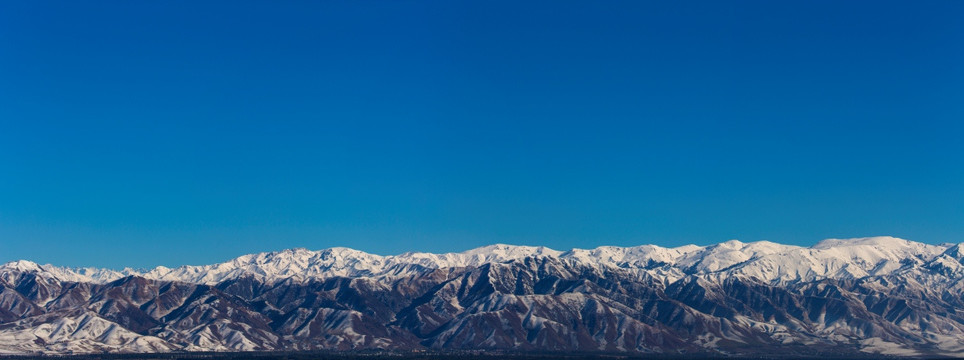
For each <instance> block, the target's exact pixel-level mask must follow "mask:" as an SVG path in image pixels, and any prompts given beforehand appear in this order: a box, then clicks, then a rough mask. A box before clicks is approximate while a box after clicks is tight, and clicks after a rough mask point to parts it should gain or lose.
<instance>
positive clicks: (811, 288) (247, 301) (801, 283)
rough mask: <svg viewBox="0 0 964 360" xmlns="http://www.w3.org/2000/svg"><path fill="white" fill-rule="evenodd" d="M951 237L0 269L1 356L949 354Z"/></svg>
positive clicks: (285, 254)
mask: <svg viewBox="0 0 964 360" xmlns="http://www.w3.org/2000/svg"><path fill="white" fill-rule="evenodd" d="M961 246H962V244H949V243H947V244H941V245H931V244H924V243H919V242H914V241H908V240H903V239H899V238H894V237H868V238H856V239H828V240H823V241H820V242H818V243H817V244H815V245H813V246H810V247H802V246H792V245H782V244H778V243H773V242H767V241H759V242H751V243H743V242H740V241H736V240H731V241H727V242H723V243H719V244H715V245H710V246H696V245H687V246H681V247H676V248H665V247H659V246H655V245H643V246H636V247H613V246H604V247H598V248H595V249H588V250H586V249H572V250H568V251H558V250H553V249H549V248H546V247H532V246H512V245H502V244H497V245H490V246H485V247H481V248H477V249H473V250H469V251H466V252H461V253H447V254H432V253H419V252H410V253H404V254H401V255H394V256H380V255H374V254H369V253H365V252H362V251H357V250H353V249H349V248H330V249H325V250H320V251H311V250H306V249H291V250H284V251H277V252H267V253H259V254H251V255H244V256H241V257H238V258H236V259H233V260H231V261H228V262H224V263H220V264H213V265H204V266H181V267H177V268H167V267H157V268H154V269H150V270H133V269H124V270H120V271H117V270H111V269H100V268H66V267H57V266H53V265H38V264H36V263H33V262H30V261H24V260H21V261H14V262H10V263H6V264H3V265H0V354H39V353H43V354H79V353H103V352H117V353H122V352H171V351H303V350H336V351H355V350H373V349H384V350H391V351H417V350H426V349H429V350H433V349H434V350H510V351H567V352H569V351H580V352H600V353H615V352H620V353H640V354H650V353H652V354H674V355H675V354H681V355H686V354H697V355H699V354H705V355H712V356H721V355H722V356H727V355H734V356H753V355H761V354H765V355H769V356H779V355H787V356H801V355H814V356H832V355H836V356H854V355H860V354H887V355H898V356H964V282H962V279H964V264H962V259H964V252H962V248H961Z"/></svg>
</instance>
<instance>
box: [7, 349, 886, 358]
mask: <svg viewBox="0 0 964 360" xmlns="http://www.w3.org/2000/svg"><path fill="white" fill-rule="evenodd" d="M820 358H828V359H897V358H898V357H892V356H880V355H871V354H860V353H850V354H841V353H833V352H817V353H815V354H813V355H810V356H797V355H793V356H791V355H760V356H755V357H723V356H707V355H644V354H620V353H563V352H478V351H425V352H381V351H374V352H233V353H210V352H197V353H166V354H157V353H154V354H85V355H0V359H4V360H32V359H45V360H54V359H56V360H181V359H184V360H356V359H359V360H362V359H363V360H439V359H460V360H495V359H506V360H549V359H563V360H582V359H587V360H588V359H604V360H633V359H640V360H646V359H653V360H688V359H694V360H695V359H733V360H741V359H820Z"/></svg>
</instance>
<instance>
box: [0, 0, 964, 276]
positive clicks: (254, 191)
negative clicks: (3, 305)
mask: <svg viewBox="0 0 964 360" xmlns="http://www.w3.org/2000/svg"><path fill="white" fill-rule="evenodd" d="M962 99H964V2H959V1H928V2H880V1H873V2H861V1H847V2H839V1H779V2H773V1H758V2H757V1H754V2H745V1H736V2H723V1H708V2H642V1H627V2H619V1H614V2H602V3H598V2H568V1H551V2H522V3H520V2H515V1H511V2H488V1H486V2H456V1H438V2H422V1H377V2H371V1H293V2H281V3H278V2H268V1H262V2H249V1H229V2H211V1H202V2H197V1H183V2H177V1H171V2H143V1H135V2H131V1H126V2H125V1H103V2H98V1H92V2H66V1H65V2H60V1H58V2H48V1H25V2H3V3H0V262H5V261H11V260H15V259H29V260H34V261H37V262H41V263H48V262H49V263H55V264H58V265H67V266H81V265H89V266H105V267H115V268H119V267H124V266H132V267H150V266H156V265H167V266H172V265H180V264H203V263H213V262H218V261H223V260H226V259H229V258H232V257H235V256H238V255H241V254H245V253H252V252H259V251H271V250H279V249H284V248H291V247H307V248H311V249H320V248H326V247H331V246H348V247H353V248H357V249H360V250H364V251H369V252H374V253H378V254H394V253H400V252H404V251H433V252H443V251H461V250H465V249H468V248H472V247H476V246H481V245H485V244H490V243H510V244H526V245H546V246H550V247H553V248H558V249H568V248H572V247H583V248H587V247H596V246H600V245H621V246H629V245H638V244H647V243H653V244H658V245H663V246H677V245H683V244H688V243H695V244H710V243H715V242H720V241H725V240H728V239H740V240H743V241H755V240H762V239H767V240H771V241H777V242H782V243H791V244H800V245H810V244H813V243H814V242H816V241H818V240H820V239H823V238H829V237H857V236H871V235H894V236H899V237H904V238H908V239H912V240H917V241H923V242H929V243H939V242H945V241H948V242H962V241H964V145H962V143H964V141H962V140H961V139H962V138H964V125H962V119H964V101H962Z"/></svg>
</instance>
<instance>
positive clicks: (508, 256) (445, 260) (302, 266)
mask: <svg viewBox="0 0 964 360" xmlns="http://www.w3.org/2000/svg"><path fill="white" fill-rule="evenodd" d="M956 248H957V247H948V246H947V245H929V244H923V243H919V242H913V241H908V240H904V239H899V238H894V237H887V236H882V237H867V238H855V239H827V240H823V241H820V242H819V243H817V244H816V245H814V246H811V247H801V246H793V245H783V244H778V243H774V242H769V241H757V242H751V243H743V242H740V241H737V240H730V241H726V242H723V243H719V244H715V245H710V246H696V245H686V246H680V247H675V248H664V247H660V246H656V245H642V246H634V247H616V246H601V247H597V248H595V249H572V250H569V251H565V252H562V251H558V250H553V249H550V248H546V247H542V246H539V247H535V246H515V245H504V244H496V245H489V246H484V247H480V248H476V249H472V250H468V251H464V252H459V253H445V254H433V253H421V252H409V253H404V254H400V255H393V256H381V255H374V254H369V253H366V252H363V251H358V250H354V249H350V248H344V247H335V248H330V249H324V250H319V251H312V250H307V249H303V248H296V249H289V250H282V251H275V252H265V253H258V254H250V255H244V256H241V257H238V258H235V259H233V260H230V261H227V262H223V263H219V264H212V265H202V266H190V265H188V266H180V267H177V268H167V267H163V266H159V267H157V268H154V269H152V270H150V271H135V270H131V269H125V270H123V271H115V270H110V269H98V268H81V269H70V268H62V267H56V266H53V265H37V264H35V263H33V262H29V261H23V260H21V261H14V262H10V263H7V264H3V265H0V279H4V278H5V277H10V276H14V275H15V274H18V273H25V272H35V273H42V274H44V275H45V276H47V277H50V278H53V279H56V280H60V281H72V282H94V283H106V282H110V281H113V280H117V279H119V278H122V277H125V276H128V275H138V276H142V277H145V278H148V279H156V280H165V281H183V282H192V283H204V284H215V283H218V282H221V281H225V280H230V279H236V278H239V277H244V276H252V277H255V278H259V279H263V280H266V281H278V280H283V279H294V280H297V281H304V280H309V279H317V278H327V277H332V276H351V277H376V276H388V274H393V275H395V276H397V275H405V274H410V273H411V272H412V271H419V269H436V268H449V267H472V266H479V265H482V264H485V263H498V262H506V261H512V260H518V259H522V258H525V257H532V256H536V257H553V258H559V259H564V260H567V261H572V262H577V263H583V264H590V265H602V266H612V267H619V268H630V269H646V268H651V267H661V266H662V267H670V268H672V269H674V271H675V272H677V273H680V274H683V273H688V274H702V275H706V276H721V277H723V276H745V277H755V278H758V279H761V280H764V281H770V282H775V283H780V282H790V281H801V280H813V279H819V278H827V277H832V278H859V277H864V276H869V275H884V274H889V273H891V272H894V271H897V270H899V269H902V268H906V267H907V266H916V265H920V264H923V263H925V262H927V261H930V260H933V259H935V258H937V257H938V256H941V254H942V253H944V252H945V251H949V249H956ZM953 255H954V256H955V258H956V257H957V253H955V254H953Z"/></svg>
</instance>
